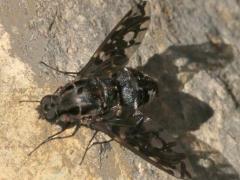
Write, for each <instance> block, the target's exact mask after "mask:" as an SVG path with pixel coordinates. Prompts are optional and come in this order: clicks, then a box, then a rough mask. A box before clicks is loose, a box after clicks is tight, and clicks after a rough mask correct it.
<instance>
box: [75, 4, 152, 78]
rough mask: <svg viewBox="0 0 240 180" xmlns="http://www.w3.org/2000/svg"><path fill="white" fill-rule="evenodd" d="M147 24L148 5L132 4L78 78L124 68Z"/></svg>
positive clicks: (148, 19)
mask: <svg viewBox="0 0 240 180" xmlns="http://www.w3.org/2000/svg"><path fill="white" fill-rule="evenodd" d="M149 22H150V7H149V3H147V2H146V1H141V2H139V3H134V5H133V6H132V9H131V10H130V11H129V12H128V13H127V14H126V15H125V16H124V17H123V18H122V19H121V20H120V22H119V23H118V24H117V25H116V26H115V27H114V28H113V30H112V31H111V32H110V33H109V35H108V36H107V37H106V39H105V40H104V41H103V43H102V44H101V45H100V46H99V47H98V49H97V50H96V51H95V53H94V54H93V56H92V57H91V58H90V60H89V62H88V63H87V64H86V66H85V67H84V68H83V69H82V70H81V71H80V72H79V74H78V76H79V77H81V78H82V77H92V76H96V75H97V76H99V75H108V73H113V72H116V71H117V70H119V69H120V68H122V67H124V66H125V65H126V64H127V63H128V60H129V58H130V57H131V55H132V54H133V53H134V52H135V50H136V49H137V48H138V46H139V45H140V43H141V41H142V39H143V37H144V35H145V33H146V30H147V29H148V25H149Z"/></svg>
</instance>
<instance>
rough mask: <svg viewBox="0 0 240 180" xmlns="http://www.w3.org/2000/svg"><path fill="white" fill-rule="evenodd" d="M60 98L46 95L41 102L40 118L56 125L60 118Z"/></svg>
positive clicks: (39, 108)
mask: <svg viewBox="0 0 240 180" xmlns="http://www.w3.org/2000/svg"><path fill="white" fill-rule="evenodd" d="M59 99H60V98H59V96H57V95H46V96H44V97H43V98H42V100H41V101H40V106H39V107H38V112H39V115H40V118H43V119H46V120H47V121H48V122H50V123H56V121H57V119H58V118H59V114H58V107H59Z"/></svg>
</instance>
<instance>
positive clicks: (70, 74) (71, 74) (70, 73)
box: [40, 61, 78, 77]
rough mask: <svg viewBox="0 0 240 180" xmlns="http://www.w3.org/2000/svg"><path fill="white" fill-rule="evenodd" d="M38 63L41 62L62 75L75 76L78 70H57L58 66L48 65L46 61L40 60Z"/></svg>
mask: <svg viewBox="0 0 240 180" xmlns="http://www.w3.org/2000/svg"><path fill="white" fill-rule="evenodd" d="M40 64H43V65H44V66H46V67H48V68H50V69H52V70H54V71H56V72H58V73H61V74H64V75H68V76H71V77H76V76H77V75H78V72H67V71H62V70H59V69H58V68H54V67H52V66H50V65H48V64H47V63H45V62H43V61H41V62H40ZM73 74H75V76H73Z"/></svg>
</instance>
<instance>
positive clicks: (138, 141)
mask: <svg viewBox="0 0 240 180" xmlns="http://www.w3.org/2000/svg"><path fill="white" fill-rule="evenodd" d="M154 123H156V122H154V121H153V120H152V119H150V118H148V117H145V116H144V115H143V114H140V115H137V116H132V117H130V119H128V120H123V119H122V120H121V119H119V118H116V119H111V120H108V121H105V122H101V121H100V122H98V123H94V124H93V128H94V129H95V130H97V131H101V132H104V133H105V134H107V135H109V136H110V137H111V138H112V139H114V140H115V141H117V142H118V143H120V144H121V145H123V146H124V147H125V148H127V149H129V150H130V151H132V152H133V153H135V154H136V155H138V156H140V157H141V158H143V159H144V160H146V161H148V162H149V163H151V164H152V165H154V166H156V167H157V168H159V169H161V170H163V171H165V172H167V173H168V174H171V175H172V176H175V177H177V178H181V179H188V178H192V175H193V171H192V167H191V164H190V162H189V160H188V158H187V156H186V154H185V153H184V152H183V150H182V148H181V147H180V146H179V145H178V143H177V142H175V140H174V138H172V136H171V135H170V134H169V133H168V132H166V130H164V129H162V128H159V126H158V125H157V126H158V128H156V127H157V126H156V124H154Z"/></svg>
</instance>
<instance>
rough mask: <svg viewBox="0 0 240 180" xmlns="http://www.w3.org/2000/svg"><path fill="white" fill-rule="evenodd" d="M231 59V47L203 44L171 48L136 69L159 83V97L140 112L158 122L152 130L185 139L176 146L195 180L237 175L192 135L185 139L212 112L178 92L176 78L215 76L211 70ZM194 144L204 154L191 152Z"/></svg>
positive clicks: (195, 99)
mask: <svg viewBox="0 0 240 180" xmlns="http://www.w3.org/2000/svg"><path fill="white" fill-rule="evenodd" d="M180 58H181V59H184V60H185V61H186V62H185V64H184V65H183V66H182V67H181V68H179V67H177V65H176V61H177V60H178V59H180ZM233 59H234V56H233V49H232V47H231V46H230V45H228V44H225V43H221V44H218V45H216V44H213V43H212V42H205V43H202V44H197V45H182V46H180V45H179V46H170V47H169V48H167V49H166V51H164V52H163V53H162V54H155V55H153V56H152V57H151V58H150V59H149V60H148V62H147V63H146V65H145V66H143V67H139V69H140V70H142V71H143V72H145V73H147V74H149V75H150V76H152V77H154V78H155V79H156V80H157V81H158V84H159V91H160V92H159V97H158V98H156V99H155V100H154V101H153V102H152V103H151V104H149V105H147V106H144V107H143V109H142V110H141V111H142V112H144V114H147V115H148V116H149V117H151V118H154V119H155V120H156V121H157V122H158V123H156V124H153V128H154V129H155V128H160V127H158V126H162V127H163V128H164V129H167V130H168V131H170V132H172V133H173V134H175V135H179V136H181V137H185V138H184V141H182V140H181V138H180V139H179V142H180V144H182V145H183V147H184V149H186V152H187V154H189V159H190V161H191V164H192V166H193V169H194V172H196V175H195V176H194V178H193V179H194V180H200V179H224V180H225V179H230V180H235V179H239V175H238V173H237V171H236V170H235V169H234V168H233V167H232V165H231V164H230V163H229V162H228V161H227V160H226V159H225V158H224V157H223V155H222V154H221V153H220V152H218V151H217V150H215V149H214V148H212V147H210V146H209V145H207V144H206V143H204V142H202V141H200V140H198V139H197V138H195V137H194V136H193V135H187V136H186V135H184V134H186V132H189V131H193V130H197V129H199V128H200V126H201V125H202V124H203V123H205V122H207V121H208V120H209V119H210V118H211V117H212V116H213V114H214V110H213V109H212V108H211V107H210V105H209V104H207V103H206V102H203V101H201V100H199V99H198V98H196V97H194V96H192V95H190V94H187V93H184V92H181V89H182V87H183V85H184V82H181V81H180V80H178V78H177V76H178V74H179V73H182V72H185V73H189V74H190V76H189V79H188V80H190V79H191V77H193V75H194V73H197V72H199V71H200V70H206V71H208V72H209V73H214V72H216V71H214V70H218V69H219V67H221V68H223V67H225V66H226V65H227V64H229V63H230V62H232V61H233ZM191 66H192V67H191ZM186 137H187V138H186ZM194 143H201V144H204V147H206V148H205V151H201V152H200V151H195V150H193V149H194V148H192V147H190V146H191V145H193V144H194ZM190 144H191V145H190ZM201 147H202V146H201ZM212 157H215V158H216V159H212ZM201 160H205V161H208V162H210V165H209V166H207V167H204V166H203V165H199V162H200V161H201ZM213 177H214V178H213Z"/></svg>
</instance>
